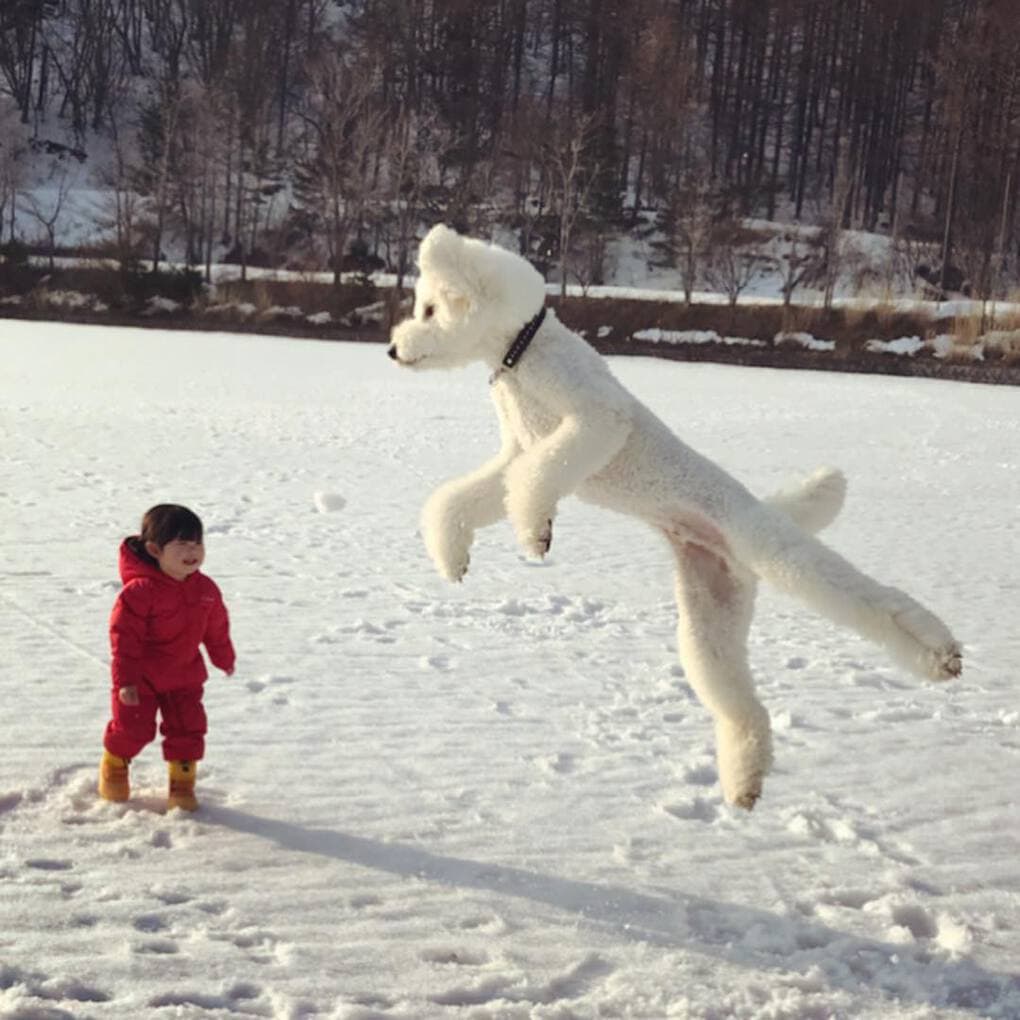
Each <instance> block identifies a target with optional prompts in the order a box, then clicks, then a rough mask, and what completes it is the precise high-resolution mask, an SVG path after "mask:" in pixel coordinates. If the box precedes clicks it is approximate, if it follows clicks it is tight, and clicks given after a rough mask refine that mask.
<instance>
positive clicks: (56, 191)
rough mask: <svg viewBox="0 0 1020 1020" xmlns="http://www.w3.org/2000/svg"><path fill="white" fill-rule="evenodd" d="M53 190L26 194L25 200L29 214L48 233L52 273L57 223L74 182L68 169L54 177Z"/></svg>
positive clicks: (63, 169)
mask: <svg viewBox="0 0 1020 1020" xmlns="http://www.w3.org/2000/svg"><path fill="white" fill-rule="evenodd" d="M52 183H53V185H54V187H53V188H46V189H43V190H41V191H31V192H25V193H24V194H23V196H22V197H23V199H24V201H25V203H26V205H27V208H28V212H29V214H30V215H31V216H32V217H33V219H35V220H36V221H37V222H38V223H39V225H40V226H41V227H42V228H43V229H44V230H45V231H46V242H47V248H48V250H49V266H50V271H51V272H52V271H53V269H54V265H55V262H54V260H55V258H56V254H57V223H58V222H59V220H60V217H61V216H62V215H63V212H64V203H65V202H66V201H67V196H68V193H69V192H70V190H71V187H72V184H73V181H72V178H71V173H70V171H69V170H68V169H67V167H59V168H58V169H57V170H56V171H55V172H54V175H53V177H52Z"/></svg>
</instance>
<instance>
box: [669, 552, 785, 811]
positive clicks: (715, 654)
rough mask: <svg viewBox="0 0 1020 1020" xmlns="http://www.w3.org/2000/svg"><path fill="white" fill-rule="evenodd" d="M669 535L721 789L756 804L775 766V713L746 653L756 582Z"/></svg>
mask: <svg viewBox="0 0 1020 1020" xmlns="http://www.w3.org/2000/svg"><path fill="white" fill-rule="evenodd" d="M668 538H669V541H670V544H671V546H672V547H673V552H674V554H675V556H676V564H677V576H676V599H677V610H678V614H679V619H678V624H677V644H678V647H679V652H680V661H681V663H682V664H683V667H684V671H685V673H686V676H687V680H688V682H689V683H690V685H691V686H692V687H693V688H694V691H695V693H696V694H697V695H698V697H699V698H700V699H701V702H702V704H704V705H705V707H706V708H707V709H708V710H709V711H710V712H711V713H712V716H713V719H714V721H715V735H716V755H717V759H718V762H719V781H720V783H721V785H722V790H723V795H724V796H725V798H726V800H727V801H729V803H731V804H735V805H737V806H738V807H742V808H747V809H748V810H750V809H751V808H753V807H754V804H755V801H756V800H757V799H758V798H759V797H760V796H761V790H762V782H763V781H764V779H765V774H766V773H767V772H768V770H769V766H770V765H771V764H772V732H771V727H770V724H769V714H768V711H767V710H766V709H765V706H764V705H762V703H761V702H760V701H759V700H758V698H757V696H756V694H755V692H754V683H753V681H752V678H751V669H750V666H749V664H748V658H747V634H748V631H749V630H750V626H751V616H752V614H753V612H754V597H755V589H756V584H755V580H754V578H753V577H752V576H751V575H750V574H747V573H745V572H744V571H743V570H741V568H740V567H738V566H735V565H734V564H732V563H730V562H728V561H727V560H726V559H724V558H723V557H722V556H720V555H719V554H718V553H716V552H713V551H712V550H711V549H709V548H707V547H706V546H704V545H700V544H698V543H696V542H691V541H684V540H683V539H681V538H679V537H677V536H675V535H670V536H668Z"/></svg>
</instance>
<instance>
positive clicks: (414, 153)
mask: <svg viewBox="0 0 1020 1020" xmlns="http://www.w3.org/2000/svg"><path fill="white" fill-rule="evenodd" d="M440 139H441V132H440V129H439V122H438V119H437V118H436V117H434V116H432V115H430V114H427V113H426V114H419V113H415V112H414V111H413V110H410V109H408V108H407V107H404V108H403V109H402V110H401V112H400V114H399V115H398V117H397V118H396V120H395V122H394V123H393V126H392V127H391V129H390V130H389V132H388V133H387V136H386V149H385V156H384V161H385V164H386V183H387V187H386V191H385V193H384V195H385V208H386V213H385V225H386V238H387V249H388V250H389V252H390V253H391V262H392V263H393V264H394V266H395V268H396V273H397V284H396V288H395V292H396V295H397V298H398V300H399V296H400V293H401V291H402V290H403V287H404V276H405V275H406V273H407V270H408V268H409V267H410V262H411V247H412V244H413V242H414V238H415V227H416V225H417V223H418V221H419V219H420V218H421V213H422V204H423V197H424V192H425V189H426V187H427V186H428V185H429V183H430V182H434V181H435V179H436V166H435V159H436V152H437V150H438V149H439V148H441V147H442V142H441V141H440Z"/></svg>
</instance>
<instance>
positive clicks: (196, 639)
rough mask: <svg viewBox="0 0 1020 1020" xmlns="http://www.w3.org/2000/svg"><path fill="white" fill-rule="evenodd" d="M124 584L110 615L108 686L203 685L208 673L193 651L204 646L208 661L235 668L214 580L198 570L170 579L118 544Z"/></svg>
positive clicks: (161, 688) (127, 542)
mask: <svg viewBox="0 0 1020 1020" xmlns="http://www.w3.org/2000/svg"><path fill="white" fill-rule="evenodd" d="M120 577H121V580H122V581H123V582H124V587H123V588H122V589H121V592H120V594H119V595H118V596H117V601H116V602H115V603H114V605H113V612H112V613H111V615H110V646H111V649H112V651H113V662H112V663H111V669H112V673H113V686H114V688H115V689H118V688H121V687H131V686H137V685H138V684H146V685H148V686H149V687H151V688H152V689H153V690H155V691H171V690H176V689H178V688H181V687H193V686H197V685H200V684H202V683H203V682H204V681H205V679H206V677H207V676H208V675H209V673H208V671H207V670H206V666H205V660H204V659H203V658H202V653H201V652H200V651H199V650H198V646H199V645H200V644H204V645H205V648H206V651H207V652H208V653H209V658H210V659H212V662H213V665H214V666H218V667H219V668H220V669H222V670H223V671H224V672H228V673H229V672H230V671H231V670H232V669H233V668H234V646H233V645H232V644H231V643H230V621H229V619H228V618H227V609H226V606H224V604H223V596H222V595H220V590H219V588H217V587H216V584H215V582H214V581H213V580H212V579H211V578H208V577H206V576H205V574H203V573H202V572H201V571H195V573H194V574H191V575H189V576H188V577H187V578H185V579H184V580H183V581H175V580H174V579H173V578H172V577H170V575H169V574H164V573H163V571H161V570H160V569H159V567H158V566H154V565H152V564H149V563H146V561H145V560H143V559H141V557H139V556H138V555H137V554H136V553H135V552H134V551H133V550H132V549H131V546H130V539H127V540H125V541H124V542H123V543H122V544H121V547H120Z"/></svg>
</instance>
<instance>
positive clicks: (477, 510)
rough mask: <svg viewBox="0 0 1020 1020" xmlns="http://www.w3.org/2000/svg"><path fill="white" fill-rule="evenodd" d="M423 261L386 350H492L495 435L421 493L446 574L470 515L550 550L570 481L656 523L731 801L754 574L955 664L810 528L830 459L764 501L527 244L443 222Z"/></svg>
mask: <svg viewBox="0 0 1020 1020" xmlns="http://www.w3.org/2000/svg"><path fill="white" fill-rule="evenodd" d="M418 265H419V269H420V276H419V279H418V283H417V286H416V288H415V303H414V316H413V318H411V319H407V320H405V321H404V322H401V323H400V324H398V325H397V326H396V327H395V328H394V330H393V333H392V337H391V340H392V343H391V346H390V348H389V356H390V357H391V358H393V359H394V360H395V361H396V362H397V363H398V364H400V365H406V366H408V367H411V368H417V369H429V368H454V367H457V366H460V365H465V364H467V363H469V362H473V361H483V362H485V363H486V364H487V365H488V366H489V367H490V368H491V369H492V371H493V375H492V380H491V393H492V398H493V400H494V402H495V404H496V411H497V414H498V416H499V425H500V434H501V439H502V446H501V449H500V451H499V453H498V454H497V455H496V456H495V457H494V458H493V459H492V460H490V461H488V462H487V463H485V464H483V465H482V466H481V467H480V468H478V469H477V470H476V471H474V472H472V473H471V474H469V475H467V476H465V477H463V478H458V479H455V480H453V481H450V482H447V483H446V484H445V485H443V486H441V487H440V488H439V489H437V490H436V491H435V492H434V493H433V494H432V496H431V497H430V498H429V500H428V502H427V503H426V504H425V507H424V510H423V511H422V529H423V532H424V538H425V545H426V547H427V549H428V552H429V555H430V556H431V557H432V559H433V561H434V562H435V565H436V567H437V568H438V569H439V572H440V573H441V574H442V575H443V576H444V577H446V578H447V579H449V580H450V581H460V580H461V579H462V578H463V577H464V575H465V573H466V572H467V568H468V558H469V551H470V548H471V543H472V541H473V539H474V534H475V531H476V530H477V529H478V528H484V527H486V526H488V525H490V524H494V523H495V522H496V521H498V520H500V519H502V518H503V517H508V518H509V519H510V523H511V524H512V526H513V528H514V531H515V532H516V535H517V539H518V541H519V543H520V545H521V546H522V548H523V549H524V551H525V552H526V553H527V554H528V555H530V556H533V557H542V556H544V555H545V554H546V553H547V552H548V550H549V545H550V542H551V541H552V523H553V520H554V519H555V517H556V508H557V504H558V503H559V501H560V500H561V499H563V497H564V496H568V495H570V494H571V493H574V494H576V495H577V496H579V497H580V498H581V499H583V500H586V501H588V502H590V503H596V504H598V505H600V506H604V507H608V508H609V509H611V510H617V511H620V512H621V513H625V514H631V515H632V516H634V517H638V518H640V519H641V520H644V521H646V522H647V523H648V524H650V525H651V526H652V527H653V528H655V529H656V530H657V531H658V532H660V533H661V534H662V535H663V536H665V538H666V540H667V541H668V543H669V545H670V546H671V548H672V550H673V555H674V558H675V560H676V598H677V605H678V609H679V627H678V636H679V651H680V658H681V662H682V664H683V667H684V670H685V673H686V676H687V679H688V680H689V681H690V683H691V685H692V686H693V688H694V690H695V691H696V692H697V694H698V696H699V698H700V699H701V701H702V703H703V704H704V705H705V706H706V707H707V708H708V710H709V711H710V712H711V713H712V715H713V717H714V720H715V728H716V743H717V753H718V761H719V779H720V783H721V785H722V789H723V794H724V796H725V797H726V799H727V801H729V802H730V803H731V804H735V805H738V806H740V807H743V808H752V807H753V806H754V804H755V801H756V800H757V799H758V797H759V796H760V795H761V791H762V782H763V780H764V777H765V774H766V773H767V772H768V770H769V766H770V765H771V762H772V738H771V728H770V725H769V715H768V712H767V710H766V709H765V707H764V706H763V705H762V703H761V702H760V701H759V700H758V698H757V696H756V695H755V691H754V686H753V681H752V679H751V671H750V668H749V666H748V654H747V633H748V630H749V628H750V624H751V617H752V614H753V609H754V598H755V589H756V584H757V579H758V578H763V579H765V580H766V581H769V582H770V583H772V584H773V585H775V587H777V588H779V589H781V590H782V591H785V592H787V593H789V594H790V595H792V596H794V597H795V598H798V599H800V600H802V601H803V602H805V603H806V604H807V605H808V606H809V607H811V608H812V609H814V610H816V611H817V612H819V613H821V614H823V615H824V616H827V617H829V618H830V619H832V620H834V621H835V622H837V623H840V624H844V625H846V626H848V627H850V628H852V629H853V630H856V631H857V632H858V633H859V634H861V635H862V636H863V637H865V638H868V639H869V640H871V641H874V642H876V643H877V644H879V645H881V646H882V647H883V648H885V649H886V651H887V652H888V653H889V654H890V655H891V656H892V658H893V659H894V660H895V661H896V662H898V663H899V664H900V665H902V666H904V667H905V668H907V669H909V670H911V671H912V672H914V673H916V674H918V675H919V676H922V677H928V678H930V679H932V680H946V679H949V678H950V677H955V676H958V675H959V674H960V671H961V649H960V645H959V644H958V643H957V642H956V640H955V639H954V638H953V635H952V634H951V633H950V632H949V630H948V628H947V627H946V626H945V624H943V623H942V622H941V621H940V620H939V619H938V618H937V617H936V616H934V615H933V614H932V613H930V612H929V611H928V610H927V609H925V608H924V607H923V606H921V605H920V604H919V603H917V602H916V601H914V599H912V598H911V597H910V596H909V595H906V594H905V593H903V592H902V591H899V590H898V589H896V588H888V587H886V586H884V585H881V584H879V583H878V582H876V581H874V580H873V579H872V578H870V577H868V576H867V575H866V574H863V573H861V572H860V571H859V570H857V569H856V568H855V567H854V566H852V565H851V564H850V563H848V562H847V561H846V560H845V559H843V558H842V557H841V556H839V555H838V554H837V553H835V552H833V551H832V550H831V549H829V548H828V547H827V546H825V545H823V544H822V543H821V542H819V541H818V540H817V539H816V538H814V537H813V535H812V534H810V532H815V531H818V530H820V529H821V528H823V527H825V525H827V524H828V523H829V522H830V521H831V520H832V519H833V518H834V517H835V516H836V514H837V513H838V512H839V509H840V507H841V505H842V502H843V497H844V493H845V481H844V479H843V476H842V475H841V474H840V473H839V472H838V471H834V470H829V469H823V470H821V471H819V472H816V473H815V474H814V475H813V476H812V477H811V478H809V479H808V480H807V481H806V482H805V483H804V484H803V485H802V486H801V487H799V488H797V489H795V490H792V491H787V492H782V493H779V494H778V495H776V496H773V497H772V498H770V499H767V500H764V501H762V500H758V499H756V498H755V497H754V496H753V495H752V494H751V493H750V492H748V490H747V489H746V488H744V486H743V485H741V484H740V482H738V481H736V480H735V479H734V478H732V477H731V476H730V475H728V474H727V473H726V472H725V471H723V470H722V469H721V468H720V467H718V466H717V465H716V464H714V463H713V462H712V461H710V460H707V459H706V458H705V457H703V456H701V455H700V454H699V453H697V452H696V451H694V450H692V449H691V448H690V447H688V446H686V445H685V444H684V443H682V442H681V441H680V440H679V439H678V438H677V437H676V436H675V435H674V434H673V433H672V432H671V431H670V430H669V429H668V428H667V427H666V426H665V425H664V424H663V423H662V422H661V421H660V420H659V419H658V418H656V417H655V415H654V414H652V412H651V411H650V410H649V409H648V408H647V407H645V406H644V405H643V404H642V403H641V402H640V401H639V400H637V399H636V398H635V397H634V396H633V395H632V394H631V393H629V392H628V391H627V390H626V389H625V388H624V387H623V386H622V385H621V384H620V383H619V382H618V381H617V380H616V379H615V378H614V377H613V375H612V374H611V373H610V371H609V368H608V366H607V364H606V362H605V361H604V360H603V358H602V357H601V356H600V355H599V354H598V353H597V352H596V351H595V350H594V349H593V348H592V347H590V346H589V345H588V344H587V343H586V342H585V341H584V340H582V339H581V338H580V337H579V336H577V335H576V334H575V333H573V332H571V331H570V330H569V329H567V328H566V327H565V326H564V325H563V324H562V323H560V322H559V320H558V319H557V318H556V315H555V313H554V312H553V311H552V310H551V309H547V308H546V307H545V285H544V282H543V280H542V277H541V275H540V274H539V273H538V272H537V270H535V269H534V268H533V267H532V266H531V265H530V264H529V263H528V262H527V261H526V260H525V259H523V258H521V257H520V256H518V255H515V254H513V253H511V252H509V251H506V250H504V249H502V248H499V247H496V246H494V245H489V244H486V243H484V242H482V241H477V240H473V239H469V238H465V237H461V236H460V235H459V234H457V233H455V232H454V231H452V230H450V229H448V228H447V227H444V226H436V227H433V228H432V230H430V231H429V233H428V235H427V236H426V237H425V239H424V241H423V242H422V244H421V248H420V250H419V255H418Z"/></svg>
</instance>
